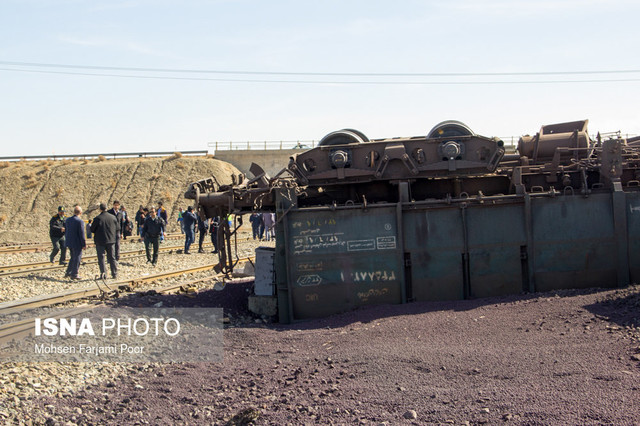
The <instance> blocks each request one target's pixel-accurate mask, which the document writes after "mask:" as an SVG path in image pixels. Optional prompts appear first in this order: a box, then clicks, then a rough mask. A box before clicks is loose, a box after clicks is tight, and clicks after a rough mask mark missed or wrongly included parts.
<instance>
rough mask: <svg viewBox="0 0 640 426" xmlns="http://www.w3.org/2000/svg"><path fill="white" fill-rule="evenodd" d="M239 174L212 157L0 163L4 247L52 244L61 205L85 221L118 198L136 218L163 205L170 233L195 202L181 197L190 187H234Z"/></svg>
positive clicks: (0, 232) (0, 238)
mask: <svg viewBox="0 0 640 426" xmlns="http://www.w3.org/2000/svg"><path fill="white" fill-rule="evenodd" d="M237 173H239V172H238V170H237V169H236V168H235V167H234V166H232V165H231V164H229V163H225V162H222V161H219V160H215V159H213V158H211V157H183V156H181V155H180V154H179V153H176V154H174V155H172V156H170V157H165V158H135V159H130V158H128V159H114V160H107V159H104V158H103V157H100V158H98V159H95V160H58V161H54V160H44V161H19V162H4V163H0V243H18V242H28V241H48V239H49V219H50V218H51V216H53V215H54V214H56V211H57V208H58V206H60V205H62V206H65V208H66V210H67V215H70V214H72V209H73V206H74V205H75V204H79V205H80V206H81V207H82V208H83V210H84V211H85V213H84V214H83V215H82V218H83V219H85V220H87V219H90V218H93V217H95V216H96V215H97V214H98V213H99V211H98V204H99V203H100V202H105V203H107V204H108V205H111V203H112V202H113V200H119V201H120V202H121V203H122V204H123V205H124V206H125V207H126V208H127V211H128V212H129V214H130V215H131V216H132V217H133V216H134V215H135V212H136V211H137V210H138V206H140V205H144V206H150V205H156V204H157V202H158V201H162V202H163V203H164V206H165V208H166V209H167V213H168V215H169V231H170V232H171V231H174V230H176V229H177V223H176V219H177V217H178V209H179V208H180V207H182V208H186V207H187V206H188V205H189V204H191V203H192V200H187V199H185V198H184V196H183V194H184V192H185V190H186V189H187V186H188V185H189V183H191V182H193V181H196V180H199V179H202V178H206V177H210V176H212V175H213V176H215V177H216V179H217V180H218V182H220V183H221V184H224V183H230V182H231V175H232V174H237Z"/></svg>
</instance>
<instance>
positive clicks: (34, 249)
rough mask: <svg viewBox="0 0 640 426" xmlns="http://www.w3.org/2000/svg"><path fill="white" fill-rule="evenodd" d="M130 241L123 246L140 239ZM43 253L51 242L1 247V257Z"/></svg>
mask: <svg viewBox="0 0 640 426" xmlns="http://www.w3.org/2000/svg"><path fill="white" fill-rule="evenodd" d="M129 238H130V240H122V244H123V245H125V244H127V243H128V242H129V241H131V242H137V240H138V237H137V236H132V237H129ZM180 239H184V234H167V235H165V241H169V240H180ZM91 247H95V245H94V244H93V243H89V242H88V243H87V248H91ZM43 251H51V243H50V242H34V243H23V244H7V245H1V246H0V255H1V254H17V253H39V252H43Z"/></svg>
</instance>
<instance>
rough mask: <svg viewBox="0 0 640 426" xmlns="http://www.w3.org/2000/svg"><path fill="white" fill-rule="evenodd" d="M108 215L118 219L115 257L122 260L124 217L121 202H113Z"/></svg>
mask: <svg viewBox="0 0 640 426" xmlns="http://www.w3.org/2000/svg"><path fill="white" fill-rule="evenodd" d="M107 213H110V214H112V215H113V216H114V217H115V218H116V222H117V224H118V228H117V229H116V243H115V256H116V260H120V238H122V221H123V215H122V212H121V211H120V201H118V200H115V201H114V202H113V208H110V209H109V210H107Z"/></svg>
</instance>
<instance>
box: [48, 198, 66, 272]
mask: <svg viewBox="0 0 640 426" xmlns="http://www.w3.org/2000/svg"><path fill="white" fill-rule="evenodd" d="M65 220H66V218H65V217H64V207H62V206H59V207H58V214H57V215H55V216H53V217H52V218H51V220H50V221H49V238H51V244H52V245H53V250H52V251H51V254H50V255H49V261H50V262H51V263H53V261H54V260H55V258H56V255H57V254H58V252H60V264H61V265H64V264H65V262H64V260H65V258H66V257H67V247H66V246H65V244H64V231H65V227H64V221H65Z"/></svg>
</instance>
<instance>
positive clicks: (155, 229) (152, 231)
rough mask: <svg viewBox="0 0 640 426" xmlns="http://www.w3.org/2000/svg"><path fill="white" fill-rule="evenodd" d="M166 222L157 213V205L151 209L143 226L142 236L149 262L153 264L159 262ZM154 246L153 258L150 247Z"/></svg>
mask: <svg viewBox="0 0 640 426" xmlns="http://www.w3.org/2000/svg"><path fill="white" fill-rule="evenodd" d="M165 225H166V224H165V222H164V220H162V218H160V217H159V216H158V215H157V214H156V209H155V207H151V208H150V209H149V216H147V218H146V219H145V220H144V225H143V226H142V233H141V235H142V238H144V249H145V251H146V253H147V262H151V264H152V265H153V266H156V263H158V248H159V246H160V235H162V233H163V232H164V227H165ZM151 247H153V258H152V257H151V253H150V249H151Z"/></svg>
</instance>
